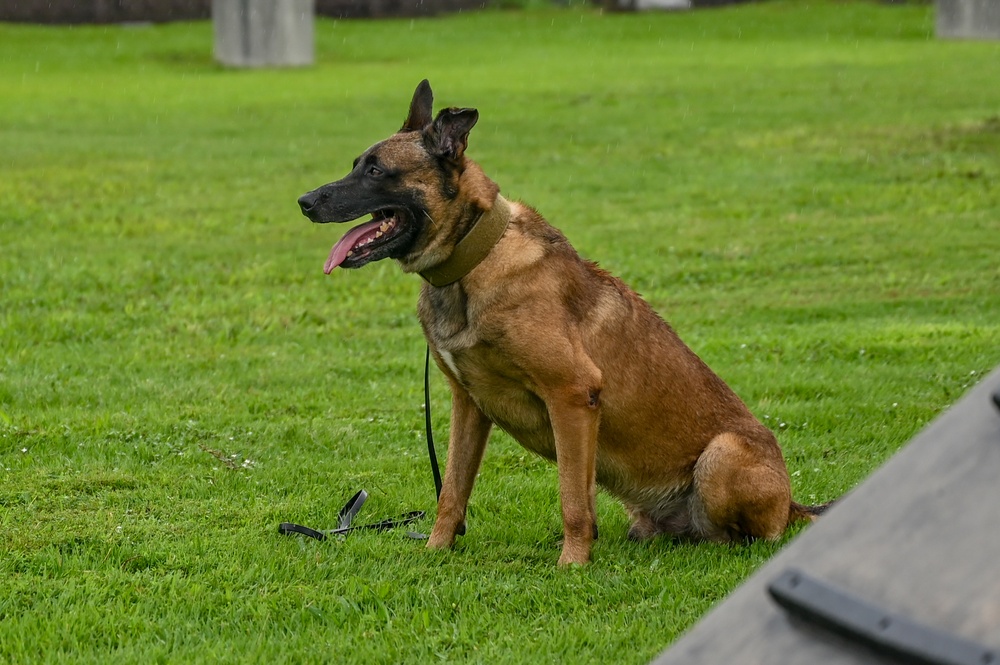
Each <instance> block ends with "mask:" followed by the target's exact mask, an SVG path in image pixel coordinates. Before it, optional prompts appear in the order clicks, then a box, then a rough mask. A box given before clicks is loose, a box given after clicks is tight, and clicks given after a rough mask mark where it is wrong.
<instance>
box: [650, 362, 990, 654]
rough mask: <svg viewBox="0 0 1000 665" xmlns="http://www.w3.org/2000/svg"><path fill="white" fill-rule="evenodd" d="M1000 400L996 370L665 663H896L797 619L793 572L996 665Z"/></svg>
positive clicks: (707, 621)
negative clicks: (777, 598)
mask: <svg viewBox="0 0 1000 665" xmlns="http://www.w3.org/2000/svg"><path fill="white" fill-rule="evenodd" d="M998 391H1000V369H997V370H994V371H993V372H992V373H991V374H990V375H989V376H988V377H986V378H985V379H984V380H983V381H982V382H981V383H980V384H979V385H978V386H977V387H975V388H974V389H973V390H972V391H970V392H969V394H968V395H966V396H965V397H964V398H963V399H962V400H961V401H960V402H959V403H958V404H957V405H955V406H954V407H953V408H952V409H950V410H949V411H947V412H946V413H945V414H943V415H942V416H940V417H939V418H938V419H937V420H935V421H934V422H933V423H932V424H931V425H929V426H928V427H927V428H926V429H925V430H924V431H923V432H921V433H920V434H919V435H918V436H917V437H915V438H914V439H913V440H912V441H911V442H910V443H909V444H908V445H907V446H906V447H905V448H903V449H902V450H901V451H900V452H899V453H897V454H896V455H895V456H894V457H893V458H892V459H890V460H889V462H888V463H887V464H886V465H885V466H883V467H882V468H881V469H879V470H878V471H876V472H875V473H874V474H873V475H872V476H871V477H870V478H869V479H868V480H866V481H865V482H864V483H863V484H862V485H860V486H859V487H858V488H856V489H855V490H854V491H853V492H851V493H850V494H849V495H848V496H846V497H845V498H844V499H843V500H842V501H841V502H840V503H839V504H838V505H836V506H834V507H833V508H832V509H831V510H830V511H829V512H828V513H827V514H826V515H824V516H823V517H822V518H821V519H820V520H819V521H818V522H817V523H816V524H814V525H812V526H811V527H809V528H808V529H807V530H806V531H804V532H803V533H802V534H801V535H800V536H799V537H798V538H796V539H795V540H794V541H793V542H792V543H790V544H789V545H788V547H786V548H785V549H784V550H782V551H781V552H779V553H778V555H777V556H775V557H774V558H773V559H772V560H771V561H770V562H768V563H767V564H766V565H765V566H764V567H763V568H761V570H759V571H758V572H757V573H756V574H754V575H753V576H752V577H751V578H750V579H749V580H748V581H747V582H746V583H744V584H743V585H742V586H741V587H739V588H738V589H737V590H736V591H735V592H733V594H732V595H730V596H729V598H727V599H726V600H725V601H723V602H722V603H721V604H720V605H719V606H717V607H716V608H715V609H714V610H712V611H711V612H710V613H709V614H708V615H707V616H706V617H705V618H704V619H703V620H702V621H701V622H699V623H698V624H697V625H696V626H694V627H693V628H692V629H691V630H690V631H689V632H688V633H686V634H685V635H684V636H682V637H681V638H680V639H679V640H678V641H677V642H676V643H675V644H674V645H673V646H672V647H671V648H670V649H668V650H667V651H665V652H664V653H663V654H661V655H660V657H658V658H657V659H656V660H655V661H654V662H655V664H656V665H669V664H672V663H684V664H685V665H692V664H697V663H706V664H712V665H715V664H717V663H740V664H741V665H742V664H752V663H766V664H767V665H780V664H781V663H824V664H829V665H842V664H843V665H848V664H855V663H883V662H885V663H890V662H896V661H893V660H890V659H889V658H888V657H887V656H883V655H880V654H877V653H876V652H874V651H871V650H869V649H867V648H864V647H860V646H857V645H854V644H850V643H848V642H847V641H846V640H845V639H843V638H840V637H837V636H835V635H833V634H832V633H829V632H827V631H825V630H822V629H819V628H815V627H812V626H810V625H807V624H805V623H803V622H802V621H800V620H798V619H795V618H793V617H790V616H789V615H788V614H786V612H785V611H784V610H782V609H781V608H779V607H778V606H777V604H776V603H775V602H774V601H773V600H772V599H771V598H770V597H769V596H768V593H767V590H766V588H767V585H768V584H769V583H770V582H771V581H772V580H774V579H776V578H777V577H778V576H779V575H780V574H781V573H782V572H783V571H785V570H787V569H789V568H798V569H800V570H802V571H804V572H806V573H808V574H809V575H810V576H812V577H816V578H820V579H823V580H826V581H827V582H829V583H830V584H833V585H835V586H836V587H838V588H840V589H843V590H846V591H848V592H850V593H852V594H854V595H856V596H858V597H860V598H863V599H865V600H867V601H870V602H874V603H877V604H879V605H881V606H882V607H884V608H885V609H886V610H887V611H889V612H892V613H894V614H899V615H902V616H905V617H908V618H910V619H913V620H914V621H917V622H919V623H923V624H927V625H930V626H934V627H935V628H937V629H941V630H946V631H948V632H950V633H953V634H955V635H957V636H960V637H964V638H966V639H970V640H973V641H976V642H979V643H981V644H983V645H985V646H987V647H989V648H991V649H992V650H993V653H995V654H996V658H995V660H994V662H996V663H1000V412H998V410H997V408H996V405H995V404H994V402H993V394H994V393H996V392H998Z"/></svg>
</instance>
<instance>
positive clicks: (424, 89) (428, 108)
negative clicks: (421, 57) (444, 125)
mask: <svg viewBox="0 0 1000 665" xmlns="http://www.w3.org/2000/svg"><path fill="white" fill-rule="evenodd" d="M433 117H434V93H433V92H431V84H430V82H428V80H427V79H424V80H423V81H421V82H420V83H419V84H418V85H417V89H416V90H414V91H413V100H412V101H411V102H410V113H409V115H407V116H406V122H404V123H403V128H402V129H400V130H399V131H401V132H419V131H420V130H422V129H423V128H424V127H426V126H427V125H429V124H431V122H433V120H432V119H433Z"/></svg>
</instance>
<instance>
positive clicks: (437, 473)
mask: <svg viewBox="0 0 1000 665" xmlns="http://www.w3.org/2000/svg"><path fill="white" fill-rule="evenodd" d="M430 374H431V347H430V345H429V344H428V345H427V352H426V354H425V355H424V431H425V432H426V433H427V456H428V457H429V458H430V460H431V473H433V474H434V491H435V492H436V493H437V494H436V497H437V499H438V500H439V501H440V500H441V469H440V468H439V467H438V459H437V454H436V453H435V452H434V432H433V431H432V429H431V376H430Z"/></svg>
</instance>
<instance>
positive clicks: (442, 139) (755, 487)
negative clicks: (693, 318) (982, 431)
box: [299, 81, 823, 564]
mask: <svg viewBox="0 0 1000 665" xmlns="http://www.w3.org/2000/svg"><path fill="white" fill-rule="evenodd" d="M432 105H433V95H432V93H431V88H430V85H429V84H428V82H427V81H423V82H421V83H420V85H418V86H417V89H416V92H415V93H414V95H413V100H412V101H411V103H410V111H409V114H408V116H407V118H406V122H404V123H403V127H402V129H400V130H399V132H397V133H396V134H393V135H392V136H390V137H389V138H387V139H385V140H384V141H381V142H379V143H376V144H375V145H373V146H372V147H370V148H368V149H367V150H366V151H365V152H364V153H362V154H361V156H360V157H358V158H357V159H355V160H354V168H353V170H352V171H351V172H350V173H349V174H348V175H347V176H346V177H344V178H343V179H341V180H338V181H336V182H332V183H329V184H327V185H323V186H322V187H320V188H318V189H315V190H313V191H311V192H309V193H307V194H305V195H303V196H302V197H301V198H300V199H299V206H300V207H301V208H302V212H303V213H304V214H305V215H306V216H307V217H308V218H309V219H310V220H312V221H313V222H320V223H325V222H348V221H351V220H355V219H358V218H359V217H362V216H365V215H368V214H371V216H372V218H371V220H369V221H367V222H365V223H363V224H361V225H359V226H357V227H355V228H353V229H351V230H350V231H348V232H347V234H346V235H344V237H343V238H342V239H341V240H340V241H338V242H337V243H336V244H335V245H334V246H333V249H332V250H331V251H330V256H329V258H328V259H327V260H326V265H325V266H324V271H325V272H326V273H327V274H329V273H330V272H331V271H332V270H333V269H335V268H337V267H342V268H360V267H361V266H363V265H365V264H367V263H371V262H372V261H378V260H381V259H385V258H392V259H395V260H396V261H397V262H398V263H399V265H400V267H401V268H402V269H403V271H404V272H408V273H417V274H419V275H421V276H422V277H423V279H424V284H423V286H422V289H421V292H420V301H419V306H418V312H419V318H420V323H421V325H422V326H423V330H424V335H425V336H426V337H427V342H428V344H429V346H430V349H431V352H432V353H433V356H434V359H435V361H436V362H437V365H438V367H440V369H441V371H442V372H443V373H444V375H445V376H446V377H447V378H448V383H449V384H450V386H451V394H452V411H451V432H450V438H449V443H448V460H447V466H446V470H445V478H444V484H443V488H442V491H441V497H440V499H439V501H438V512H437V519H436V521H435V523H434V529H433V531H432V532H431V535H430V539H429V541H428V543H427V546H428V547H431V548H435V549H438V548H447V547H451V546H452V545H453V543H454V541H455V536H456V535H462V534H464V533H465V512H466V506H467V505H468V501H469V495H470V494H471V492H472V486H473V483H474V482H475V479H476V474H477V472H478V470H479V466H480V462H481V461H482V459H483V452H484V450H485V448H486V440H487V438H488V437H489V434H490V429H491V427H492V426H493V425H494V424H495V425H497V426H499V427H501V428H502V429H504V430H505V431H507V432H509V433H510V435H511V436H513V437H514V438H515V439H516V440H517V441H518V442H520V443H521V445H522V446H524V447H525V448H527V449H528V450H530V451H532V452H534V453H537V454H539V455H541V456H542V457H545V458H546V459H549V460H552V461H554V462H555V463H556V465H557V467H558V472H559V498H560V501H561V505H562V520H563V533H564V540H563V548H562V555H561V556H560V557H559V563H560V564H572V563H578V564H583V563H586V562H587V561H588V560H589V558H590V549H591V544H592V541H593V540H594V538H596V537H597V523H596V510H595V497H596V494H597V485H600V486H602V487H603V488H605V489H606V490H607V491H608V492H610V493H611V494H612V495H614V496H616V497H617V498H618V499H620V500H621V502H622V503H623V504H624V505H625V508H626V510H627V511H628V513H629V516H630V518H631V520H632V525H631V528H630V529H629V534H628V535H629V537H630V538H632V539H636V540H638V539H645V538H650V537H652V536H655V535H657V534H661V533H666V534H674V535H677V536H683V537H689V538H695V539H708V540H713V541H729V540H744V539H753V538H772V539H773V538H777V537H779V536H780V535H781V534H782V532H783V531H784V530H785V528H786V527H787V526H788V525H789V524H790V523H791V522H793V521H795V520H797V519H812V518H813V516H814V515H817V514H819V512H820V511H821V510H822V508H823V507H822V506H803V505H800V504H798V503H794V502H793V501H792V500H791V487H790V483H789V479H788V471H787V470H786V468H785V462H784V460H783V459H782V456H781V450H780V448H779V447H778V442H777V441H776V440H775V438H774V435H773V434H772V433H771V432H770V431H769V430H768V429H767V428H766V427H764V426H763V425H762V424H761V423H760V422H758V420H757V419H756V418H754V416H753V415H752V414H751V413H750V411H749V410H748V409H747V407H746V405H745V404H744V403H743V402H742V401H741V400H740V399H739V397H737V396H736V394H735V393H733V391H732V390H731V389H730V388H729V387H728V386H727V385H726V384H725V383H724V382H723V381H722V380H721V379H720V378H719V377H718V376H716V375H715V374H714V373H713V372H712V370H711V369H709V368H708V366H707V365H706V364H705V363H704V362H702V361H701V359H700V358H698V356H697V355H695V354H694V352H692V351H691V350H690V349H689V348H688V347H687V346H685V344H684V343H683V342H682V341H681V340H680V338H679V337H678V336H677V334H676V333H675V332H674V331H673V329H672V328H671V327H670V326H669V325H668V324H667V323H666V322H664V320H663V319H661V318H660V317H659V316H658V315H657V314H656V313H655V312H654V311H653V310H652V309H651V308H650V307H649V305H648V304H646V302H645V301H643V300H642V299H641V298H640V297H639V296H638V295H637V294H636V293H635V292H633V291H632V290H631V289H630V288H629V287H628V286H626V285H625V284H624V283H623V282H621V281H620V280H619V279H617V278H616V277H613V276H612V275H610V274H609V273H607V272H605V271H604V270H602V269H600V268H599V267H597V265H596V264H594V263H591V262H589V261H585V260H583V259H581V258H580V256H579V255H578V254H577V253H576V250H574V249H573V247H572V246H571V245H570V244H569V242H568V241H567V240H566V238H565V237H564V236H563V234H562V233H560V232H559V230H557V229H556V228H554V227H552V226H550V225H549V224H548V223H547V222H546V221H545V220H544V219H543V218H542V217H541V215H539V214H538V212H536V211H535V210H533V209H532V208H531V207H529V206H527V205H525V204H523V203H520V202H516V201H509V200H507V199H505V198H504V197H503V196H501V195H500V188H499V187H498V186H497V184H496V183H494V182H493V181H492V180H490V179H489V178H488V177H487V176H486V174H484V173H483V171H482V169H481V168H480V167H479V165H478V164H476V163H475V162H474V161H472V160H471V159H469V158H468V157H466V155H465V151H466V147H467V145H468V140H469V132H470V130H472V128H473V126H474V125H475V124H476V122H477V120H478V119H479V112H478V111H476V109H472V108H448V109H444V110H442V111H441V112H440V113H438V115H437V117H434V116H433V115H432V114H433V106H432Z"/></svg>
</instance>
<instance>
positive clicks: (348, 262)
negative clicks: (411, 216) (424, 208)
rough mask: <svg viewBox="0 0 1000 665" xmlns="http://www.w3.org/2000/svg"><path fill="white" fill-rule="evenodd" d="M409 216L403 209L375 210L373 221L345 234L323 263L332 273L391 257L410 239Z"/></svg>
mask: <svg viewBox="0 0 1000 665" xmlns="http://www.w3.org/2000/svg"><path fill="white" fill-rule="evenodd" d="M406 227H407V215H406V212H405V211H404V210H402V209H393V208H383V209H382V210H376V211H375V212H373V213H372V218H371V220H370V221H367V222H365V223H364V224H359V225H358V226H355V227H354V228H353V229H351V230H350V231H348V232H347V233H345V234H344V237H343V238H341V239H340V240H338V241H337V244H335V245H334V246H333V248H332V249H331V250H330V256H329V258H327V260H326V264H325V265H324V266H323V272H325V273H326V274H327V275H329V274H330V273H331V272H333V269H334V268H336V267H338V266H341V267H344V268H360V267H361V266H363V265H365V264H366V263H370V262H372V261H378V260H380V259H384V258H386V257H388V256H391V255H392V254H393V252H394V251H395V250H397V249H398V247H399V246H400V245H402V244H404V243H405V242H406V241H407V238H406V236H408V235H409V234H408V233H406V232H405V231H406V230H407V229H406Z"/></svg>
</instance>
